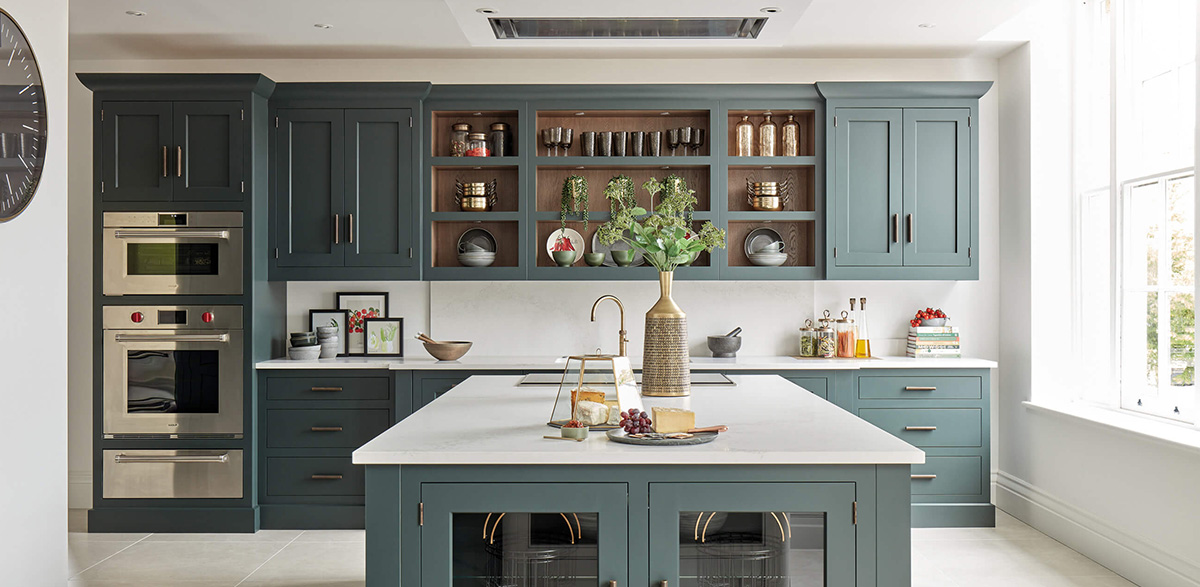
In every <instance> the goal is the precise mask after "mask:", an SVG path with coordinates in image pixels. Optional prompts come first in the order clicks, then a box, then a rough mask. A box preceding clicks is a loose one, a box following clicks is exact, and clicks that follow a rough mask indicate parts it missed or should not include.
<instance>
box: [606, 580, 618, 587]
mask: <svg viewBox="0 0 1200 587" xmlns="http://www.w3.org/2000/svg"><path fill="white" fill-rule="evenodd" d="M608 587H617V582H616V581H609V582H608Z"/></svg>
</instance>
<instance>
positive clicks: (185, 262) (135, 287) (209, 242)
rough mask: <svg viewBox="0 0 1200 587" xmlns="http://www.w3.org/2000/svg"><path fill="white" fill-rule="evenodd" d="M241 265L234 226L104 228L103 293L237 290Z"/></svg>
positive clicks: (239, 231)
mask: <svg viewBox="0 0 1200 587" xmlns="http://www.w3.org/2000/svg"><path fill="white" fill-rule="evenodd" d="M241 268H242V229H240V228H220V229H199V228H195V229H193V228H106V229H104V295H110V296H118V295H136V294H167V295H170V294H198V295H240V294H241V293H242V270H241Z"/></svg>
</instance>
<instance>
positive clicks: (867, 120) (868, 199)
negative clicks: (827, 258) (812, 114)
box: [832, 108, 904, 267]
mask: <svg viewBox="0 0 1200 587" xmlns="http://www.w3.org/2000/svg"><path fill="white" fill-rule="evenodd" d="M902 112H903V111H902V110H901V109H900V108H838V109H837V110H836V111H835V115H836V116H837V126H836V127H834V141H835V149H836V150H835V152H834V156H833V158H834V170H833V171H834V202H833V210H832V213H833V214H834V226H833V232H834V257H833V263H834V265H836V266H839V267H854V266H876V267H878V266H899V265H901V264H903V261H904V258H903V247H902V246H901V245H900V230H899V228H900V227H899V221H900V214H901V209H902V201H901V179H902V172H903V171H902V163H901V161H902V159H901V158H902V157H903V152H902V142H901V128H900V123H901V119H902V117H903V115H902Z"/></svg>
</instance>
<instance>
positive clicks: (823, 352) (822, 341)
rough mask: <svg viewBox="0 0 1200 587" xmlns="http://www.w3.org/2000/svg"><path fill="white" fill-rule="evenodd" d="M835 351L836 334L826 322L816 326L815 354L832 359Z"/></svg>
mask: <svg viewBox="0 0 1200 587" xmlns="http://www.w3.org/2000/svg"><path fill="white" fill-rule="evenodd" d="M836 353H837V334H836V333H834V331H833V327H832V326H829V325H828V324H826V325H824V326H819V327H817V356H818V357H821V358H825V359H832V358H833V357H834V355H835V354H836Z"/></svg>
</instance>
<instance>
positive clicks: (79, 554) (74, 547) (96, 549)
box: [67, 536, 135, 577]
mask: <svg viewBox="0 0 1200 587" xmlns="http://www.w3.org/2000/svg"><path fill="white" fill-rule="evenodd" d="M134 544H135V541H125V542H117V541H114V540H105V541H98V540H86V539H80V538H75V537H74V536H72V537H70V538H69V539H68V540H67V571H68V572H69V574H70V576H72V577H74V576H75V575H78V574H79V573H81V572H83V571H84V570H86V569H88V568H90V567H91V566H92V565H95V564H96V563H99V562H101V561H103V560H104V559H106V558H108V557H110V556H112V555H114V554H117V553H118V552H121V551H122V550H125V549H126V548H129V547H130V546H133V545H134Z"/></svg>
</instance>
